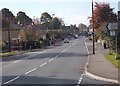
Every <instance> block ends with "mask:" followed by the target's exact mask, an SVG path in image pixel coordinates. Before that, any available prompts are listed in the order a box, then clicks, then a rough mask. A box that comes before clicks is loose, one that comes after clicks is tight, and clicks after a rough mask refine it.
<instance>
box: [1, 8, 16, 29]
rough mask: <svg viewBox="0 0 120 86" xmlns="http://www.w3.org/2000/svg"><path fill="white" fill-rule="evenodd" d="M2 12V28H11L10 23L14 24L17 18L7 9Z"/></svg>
mask: <svg viewBox="0 0 120 86" xmlns="http://www.w3.org/2000/svg"><path fill="white" fill-rule="evenodd" d="M1 12H2V28H9V26H10V23H14V19H15V16H14V15H13V13H12V12H11V11H10V10H9V9H7V8H3V9H2V10H1Z"/></svg>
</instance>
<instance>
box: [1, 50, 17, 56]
mask: <svg viewBox="0 0 120 86" xmlns="http://www.w3.org/2000/svg"><path fill="white" fill-rule="evenodd" d="M12 55H15V51H13V52H5V53H0V57H7V56H12Z"/></svg>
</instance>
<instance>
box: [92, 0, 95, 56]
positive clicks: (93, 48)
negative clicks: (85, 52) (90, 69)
mask: <svg viewBox="0 0 120 86" xmlns="http://www.w3.org/2000/svg"><path fill="white" fill-rule="evenodd" d="M92 25H93V54H95V40H94V39H95V31H94V14H93V0H92Z"/></svg>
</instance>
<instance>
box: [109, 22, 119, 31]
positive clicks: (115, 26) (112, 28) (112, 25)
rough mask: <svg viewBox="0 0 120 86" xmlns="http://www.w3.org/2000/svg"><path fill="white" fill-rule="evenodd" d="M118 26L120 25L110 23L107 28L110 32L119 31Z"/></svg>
mask: <svg viewBox="0 0 120 86" xmlns="http://www.w3.org/2000/svg"><path fill="white" fill-rule="evenodd" d="M117 25H118V24H117V23H108V24H107V27H108V29H109V30H117V28H118V26H117Z"/></svg>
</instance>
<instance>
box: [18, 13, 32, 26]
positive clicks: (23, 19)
mask: <svg viewBox="0 0 120 86" xmlns="http://www.w3.org/2000/svg"><path fill="white" fill-rule="evenodd" d="M16 20H17V22H19V23H20V24H22V25H30V24H31V23H32V19H31V18H30V17H29V16H27V15H26V13H25V12H22V11H19V12H18V13H17V16H16Z"/></svg>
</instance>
